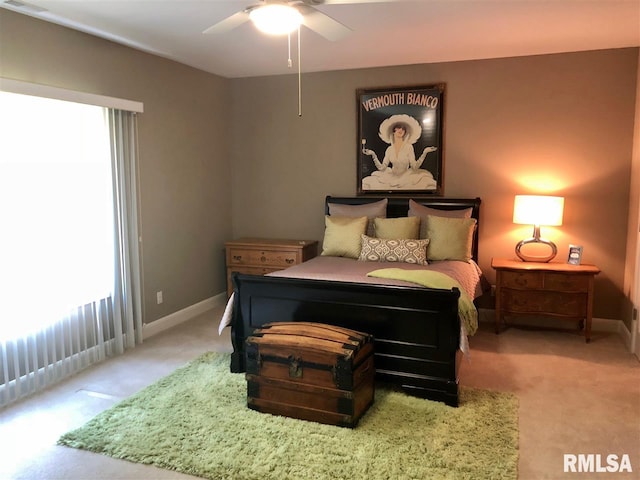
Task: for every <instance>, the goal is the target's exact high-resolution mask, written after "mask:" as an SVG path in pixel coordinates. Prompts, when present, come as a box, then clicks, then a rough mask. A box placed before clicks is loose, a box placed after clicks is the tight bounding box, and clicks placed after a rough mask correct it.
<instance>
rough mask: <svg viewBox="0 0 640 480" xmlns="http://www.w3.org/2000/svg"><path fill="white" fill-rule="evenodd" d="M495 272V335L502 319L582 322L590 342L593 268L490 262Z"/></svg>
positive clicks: (534, 263)
mask: <svg viewBox="0 0 640 480" xmlns="http://www.w3.org/2000/svg"><path fill="white" fill-rule="evenodd" d="M491 267H493V268H494V269H495V270H496V333H499V331H500V327H501V325H502V324H503V323H504V317H505V315H543V316H551V317H557V318H559V319H568V320H580V321H583V320H584V335H585V340H586V341H587V342H590V341H591V317H592V307H593V283H594V277H595V276H596V275H597V274H598V273H600V269H599V268H598V267H596V266H595V265H569V264H566V263H551V262H550V263H537V262H522V261H520V260H506V259H499V258H494V259H492V261H491Z"/></svg>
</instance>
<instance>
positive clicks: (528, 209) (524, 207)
mask: <svg viewBox="0 0 640 480" xmlns="http://www.w3.org/2000/svg"><path fill="white" fill-rule="evenodd" d="M563 211H564V198H563V197H552V196H547V195H516V199H515V202H514V205H513V223H520V224H525V225H550V226H557V225H562V213H563Z"/></svg>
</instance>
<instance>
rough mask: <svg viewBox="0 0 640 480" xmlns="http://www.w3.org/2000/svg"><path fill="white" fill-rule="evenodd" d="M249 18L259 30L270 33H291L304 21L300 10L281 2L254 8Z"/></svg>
mask: <svg viewBox="0 0 640 480" xmlns="http://www.w3.org/2000/svg"><path fill="white" fill-rule="evenodd" d="M249 18H250V19H251V21H252V22H253V24H254V25H255V26H256V28H257V29H258V30H260V31H261V32H264V33H268V34H270V35H284V34H287V33H291V32H293V31H294V30H295V29H297V28H298V27H299V26H300V24H301V23H302V15H301V14H300V12H299V11H298V10H296V9H295V8H293V7H291V6H289V5H285V4H280V3H273V4H267V5H264V6H261V7H257V8H254V9H253V10H251V12H250V13H249Z"/></svg>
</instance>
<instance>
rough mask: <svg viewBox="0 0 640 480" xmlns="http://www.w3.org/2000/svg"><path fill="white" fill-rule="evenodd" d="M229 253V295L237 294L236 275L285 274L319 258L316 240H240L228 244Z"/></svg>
mask: <svg viewBox="0 0 640 480" xmlns="http://www.w3.org/2000/svg"><path fill="white" fill-rule="evenodd" d="M225 247H226V251H227V295H231V293H232V292H233V285H232V283H231V274H232V273H233V272H238V273H247V274H251V275H264V274H266V273H271V272H276V271H278V270H283V269H285V268H287V267H290V266H292V265H297V264H298V263H302V262H305V261H307V260H309V259H310V258H313V257H315V256H316V255H317V254H318V242H317V241H316V240H280V239H269V238H240V239H238V240H233V241H231V242H227V243H225Z"/></svg>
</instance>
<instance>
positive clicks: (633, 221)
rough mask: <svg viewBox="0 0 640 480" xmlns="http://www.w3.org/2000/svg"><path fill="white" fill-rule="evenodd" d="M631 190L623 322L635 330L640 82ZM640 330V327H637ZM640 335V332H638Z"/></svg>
mask: <svg viewBox="0 0 640 480" xmlns="http://www.w3.org/2000/svg"><path fill="white" fill-rule="evenodd" d="M638 78H639V79H640V57H639V61H638ZM630 185H631V190H630V192H629V230H628V232H627V255H626V259H627V261H626V264H627V268H626V270H625V277H624V294H625V297H626V299H627V302H626V304H625V308H624V312H623V320H624V322H625V325H626V326H627V329H629V331H631V329H632V328H633V308H634V304H633V302H634V300H635V302H636V303H635V307H636V308H638V306H639V305H640V298H639V297H638V295H640V285H638V284H637V283H636V275H637V274H638V272H637V268H638V267H639V266H640V265H638V262H637V259H638V250H637V249H638V243H639V242H640V82H638V83H637V84H636V117H635V128H634V136H633V160H632V167H631V182H630ZM637 328H639V329H640V326H639V327H637ZM638 333H640V330H638ZM638 341H640V340H638Z"/></svg>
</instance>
